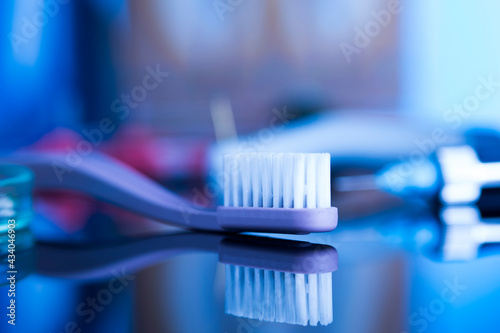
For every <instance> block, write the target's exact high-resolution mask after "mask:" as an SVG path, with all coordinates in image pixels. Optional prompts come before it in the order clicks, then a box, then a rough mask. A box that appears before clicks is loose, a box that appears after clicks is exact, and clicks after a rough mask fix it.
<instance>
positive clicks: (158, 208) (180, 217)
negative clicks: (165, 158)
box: [8, 153, 222, 231]
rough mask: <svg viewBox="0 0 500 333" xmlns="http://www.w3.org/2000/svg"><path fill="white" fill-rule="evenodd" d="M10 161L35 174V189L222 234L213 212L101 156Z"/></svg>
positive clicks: (33, 155) (23, 157)
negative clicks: (77, 194)
mask: <svg viewBox="0 0 500 333" xmlns="http://www.w3.org/2000/svg"><path fill="white" fill-rule="evenodd" d="M8 160H9V161H12V162H15V163H19V164H23V165H26V166H27V167H29V168H30V169H32V170H33V172H34V173H35V187H37V188H42V189H56V188H58V189H68V190H75V191H79V192H83V193H86V194H89V195H91V196H94V197H96V198H99V199H102V200H104V201H107V202H109V203H112V204H115V205H117V206H120V207H123V208H125V209H127V210H130V211H133V212H136V213H139V214H141V215H144V216H148V217H150V218H153V219H155V220H158V221H164V222H166V223H168V224H172V225H177V226H180V227H183V228H192V229H203V230H212V231H222V228H221V227H219V225H218V223H217V215H216V212H215V211H213V210H207V209H198V208H196V207H194V206H193V204H192V203H190V202H189V201H187V200H184V199H182V198H180V197H179V196H177V195H175V194H174V193H172V192H170V191H169V190H167V189H165V188H163V187H161V186H160V185H158V184H156V183H155V182H154V181H152V180H150V179H149V178H147V177H146V176H144V175H142V174H140V173H138V172H137V171H135V170H133V169H132V168H130V167H129V166H127V165H125V164H123V163H121V162H119V161H117V160H115V159H113V158H111V157H107V156H104V155H102V154H99V153H92V155H91V156H87V157H84V158H82V159H81V161H80V163H78V164H74V165H69V164H68V163H67V161H66V155H64V154H48V153H28V154H19V155H15V156H13V157H11V158H8Z"/></svg>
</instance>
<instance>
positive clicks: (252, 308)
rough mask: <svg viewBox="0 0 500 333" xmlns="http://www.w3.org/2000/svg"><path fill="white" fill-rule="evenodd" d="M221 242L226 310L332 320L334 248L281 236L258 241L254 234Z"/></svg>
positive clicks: (270, 318)
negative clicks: (266, 240) (281, 237)
mask: <svg viewBox="0 0 500 333" xmlns="http://www.w3.org/2000/svg"><path fill="white" fill-rule="evenodd" d="M222 248H223V249H224V251H222V252H221V255H220V261H221V262H223V263H225V264H226V267H225V269H226V293H225V295H226V297H225V301H226V303H225V309H226V313H227V314H231V315H234V316H237V317H243V318H248V319H256V320H261V321H267V322H278V323H287V324H297V325H303V326H306V325H307V324H308V323H309V325H311V326H316V325H318V323H320V324H321V325H328V324H330V323H331V322H332V321H333V299H332V272H333V271H335V270H337V268H338V256H337V251H336V250H335V248H333V247H331V246H327V245H319V244H310V243H304V242H295V241H285V240H275V241H273V242H271V243H266V244H263V243H262V242H261V241H260V240H256V239H252V240H250V241H248V240H244V241H241V240H238V239H227V240H224V241H223V242H222Z"/></svg>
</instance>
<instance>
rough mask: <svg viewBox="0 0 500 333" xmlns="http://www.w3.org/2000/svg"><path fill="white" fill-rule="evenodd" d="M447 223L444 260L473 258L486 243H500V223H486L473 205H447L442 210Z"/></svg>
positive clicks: (444, 220)
mask: <svg viewBox="0 0 500 333" xmlns="http://www.w3.org/2000/svg"><path fill="white" fill-rule="evenodd" d="M441 220H442V221H443V223H444V224H445V226H446V227H445V231H444V240H443V248H442V251H443V259H444V260H450V261H453V260H471V259H475V258H477V257H478V253H479V248H480V247H481V246H482V245H483V244H485V243H500V224H498V223H495V224H494V223H486V222H484V221H483V220H482V219H481V215H480V213H479V210H478V209H477V208H476V207H473V206H460V207H447V208H445V209H443V211H442V212H441Z"/></svg>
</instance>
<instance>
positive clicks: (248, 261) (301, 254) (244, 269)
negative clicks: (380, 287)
mask: <svg viewBox="0 0 500 333" xmlns="http://www.w3.org/2000/svg"><path fill="white" fill-rule="evenodd" d="M192 251H195V252H199V251H202V252H214V253H218V254H219V261H220V262H221V263H223V264H225V269H226V288H225V300H226V307H225V309H226V313H227V314H231V315H234V316H238V317H245V318H249V319H258V320H263V321H272V322H279V323H289V324H299V325H307V324H308V323H309V325H313V326H316V325H317V324H318V323H320V324H322V325H327V324H330V323H331V322H332V321H333V300H332V272H333V271H335V270H337V268H338V254H337V251H336V250H335V248H333V247H331V246H328V245H321V244H311V243H308V242H299V241H292V240H282V239H273V238H267V237H257V236H246V235H223V234H204V233H183V234H174V235H164V236H155V237H150V238H147V239H139V240H129V241H125V242H122V243H120V244H114V245H111V246H110V245H107V246H104V247H97V248H96V247H92V248H89V247H81V246H74V245H58V244H49V243H41V244H39V246H38V248H37V272H38V273H39V274H41V275H45V276H51V277H58V278H66V279H77V280H88V279H105V278H108V277H111V276H112V272H116V271H118V270H119V271H121V270H123V269H124V267H125V270H126V271H127V272H130V273H133V272H135V271H139V270H142V269H144V268H146V267H148V266H152V265H154V264H156V263H161V262H163V261H165V260H167V259H169V258H172V257H174V256H177V255H179V254H184V253H188V252H192ZM61 262H64V263H65V264H64V265H61V264H60V263H61Z"/></svg>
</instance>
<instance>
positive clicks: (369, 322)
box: [0, 207, 500, 333]
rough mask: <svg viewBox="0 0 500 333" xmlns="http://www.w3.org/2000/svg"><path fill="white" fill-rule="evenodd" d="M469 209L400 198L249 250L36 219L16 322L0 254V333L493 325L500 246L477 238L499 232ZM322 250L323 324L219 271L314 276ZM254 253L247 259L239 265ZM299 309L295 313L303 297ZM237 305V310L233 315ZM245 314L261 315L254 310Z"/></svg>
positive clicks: (23, 235) (26, 239)
mask: <svg viewBox="0 0 500 333" xmlns="http://www.w3.org/2000/svg"><path fill="white" fill-rule="evenodd" d="M471 212H472V215H471ZM473 212H474V210H467V209H465V210H462V211H452V212H451V213H450V212H447V213H446V212H445V213H444V214H445V215H446V214H447V215H446V216H447V217H448V218H451V219H452V221H451V222H450V221H445V222H443V220H442V217H443V213H442V212H441V213H435V214H432V213H430V212H429V211H427V210H426V209H425V208H422V207H418V208H417V207H402V208H399V209H396V210H391V211H388V212H385V213H378V214H375V215H370V216H366V217H363V218H358V219H351V220H347V221H345V220H344V221H343V220H342V219H341V220H340V222H339V227H338V228H337V229H336V230H334V231H333V232H330V233H326V234H315V235H305V236H298V235H293V236H290V235H274V237H278V238H287V239H291V240H297V241H301V242H309V243H310V244H306V243H293V242H285V245H286V246H281V245H279V244H280V243H279V242H276V241H273V240H269V239H266V238H264V239H261V238H258V239H257V241H256V242H255V240H256V239H255V238H251V241H250V243H251V244H250V247H248V248H247V247H243V248H241V247H240V245H241V244H243V243H245V242H246V241H242V240H241V238H238V237H236V238H234V237H232V236H228V235H217V234H197V233H186V232H184V231H179V230H175V229H165V230H163V229H162V230H161V231H154V232H149V231H148V232H147V233H143V234H142V235H141V236H140V237H138V236H135V237H131V236H130V233H123V230H126V229H127V228H129V227H130V223H129V224H128V225H126V226H122V227H120V228H118V227H116V225H115V224H114V223H112V222H110V221H109V220H108V219H107V217H106V215H105V214H103V215H98V216H92V217H89V218H88V219H89V223H87V226H86V227H82V229H81V230H79V231H74V230H73V231H72V232H71V233H68V232H66V233H63V232H57V231H54V230H55V227H51V223H50V221H47V220H45V219H44V218H43V217H41V216H36V217H35V219H34V221H33V223H32V228H31V230H32V232H28V231H23V232H21V231H18V233H17V257H16V264H17V267H18V269H19V272H18V277H17V281H16V295H15V300H16V321H15V322H16V325H15V326H12V325H8V324H7V321H8V317H7V316H6V314H7V309H6V307H7V306H8V300H9V299H10V298H8V297H7V294H8V292H9V286H8V285H7V280H6V278H7V277H6V269H7V267H6V265H7V262H6V259H5V257H3V258H4V259H2V266H1V268H2V272H1V274H2V275H1V276H2V281H1V285H2V287H0V301H1V309H2V310H1V312H2V316H1V317H0V318H1V320H0V321H1V322H0V328H1V330H0V331H1V332H188V333H192V332H273V333H277V332H384V333H386V332H499V331H500V321H499V320H498V313H499V311H500V310H499V309H500V251H498V250H497V249H496V248H495V246H494V245H491V246H490V245H488V246H485V245H484V244H483V243H484V242H488V243H493V244H494V243H495V241H497V242H498V241H500V233H499V232H497V228H496V227H497V225H496V223H495V222H497V221H496V220H495V219H492V220H487V221H472V220H473V219H474V218H475V217H474V215H473ZM467 214H469V215H467ZM440 216H441V218H440ZM454 218H455V219H458V220H460V221H458V222H454V220H453V219H454ZM468 219H469V220H471V221H472V222H471V223H470V224H467V223H468V222H467V221H469V220H468ZM464 221H465V223H464ZM131 224H133V223H131ZM51 228H54V230H52V229H51ZM125 234H127V235H126V236H124V235H125ZM145 234H148V235H145ZM54 235H56V236H54ZM68 235H69V236H68ZM263 236H266V237H273V236H272V235H263ZM32 239H34V240H35V242H34V243H33V245H32V246H31V245H30V244H31V243H30V242H31V240H32ZM228 242H229V243H228ZM221 243H223V246H222V247H221ZM4 244H5V243H2V246H4ZM245 244H246V243H245ZM276 244H278V245H276ZM294 244H296V245H294ZM297 244H298V245H297ZM247 249H248V250H247ZM317 249H321V251H323V250H324V249H327V251H329V252H328V255H327V256H326V257H322V258H327V259H326V261H324V263H325V265H326V266H322V267H323V268H324V269H325V270H333V273H331V281H332V282H331V286H330V287H331V288H329V287H328V286H326V285H325V283H323V284H318V286H317V287H318V288H319V290H318V291H317V292H318V295H320V297H323V299H322V301H320V302H319V306H323V307H327V308H326V310H325V309H323V310H324V311H326V312H325V313H326V314H325V316H326V317H324V318H323V323H324V324H326V325H322V323H321V322H318V321H320V320H319V319H315V320H314V322H313V323H312V324H314V325H316V326H311V322H309V323H308V324H306V325H305V326H304V325H300V324H288V323H277V322H275V321H276V320H278V319H277V318H278V317H279V316H278V314H277V313H275V312H276V311H277V310H276V309H277V307H278V306H282V308H283V309H285V310H283V311H285V312H286V311H289V310H290V309H287V308H286V307H287V306H289V305H290V304H289V303H290V302H292V300H293V301H294V302H297V300H296V299H293V297H296V296H297V295H298V293H299V292H298V291H296V292H297V294H294V295H292V296H291V297H292V298H290V299H288V298H286V297H285V299H284V300H280V302H281V305H277V303H278V302H275V303H273V304H274V305H273V306H274V308H273V306H269V304H268V303H265V302H264V303H263V300H262V299H261V298H258V297H256V296H253V299H248V300H247V299H245V297H249V296H248V295H250V294H251V292H250V293H249V292H248V290H249V289H247V290H245V288H246V287H248V288H256V287H255V285H256V284H258V283H259V282H256V280H254V279H253V278H251V279H248V280H242V281H243V282H241V285H239V286H234V285H233V286H232V287H231V286H229V287H228V285H227V284H228V283H229V281H228V277H227V276H226V274H229V273H226V272H225V271H226V270H227V269H228V267H229V266H231V265H230V264H235V263H236V264H238V263H241V264H242V265H245V264H248V265H250V266H252V265H254V267H263V266H266V265H270V266H269V267H276V265H278V266H279V265H280V263H281V265H282V268H283V267H285V268H286V267H288V268H290V267H291V269H298V270H299V271H300V270H301V269H302V270H303V269H305V273H308V272H309V271H308V270H310V269H312V270H314V269H315V268H317V267H316V266H314V260H311V261H308V260H309V259H308V256H311V257H312V259H314V258H317V257H318V254H317V253H318V250H317ZM334 250H336V252H332V251H334ZM276 251H277V252H276ZM308 251H309V252H308ZM315 251H316V252H315ZM248 253H251V255H250V254H249V255H250V256H251V258H243V259H242V261H240V258H241V257H242V256H243V257H245V256H246V255H247V254H248ZM276 253H277V254H276ZM296 258H298V259H296ZM335 260H338V268H337V266H336V263H335V262H334V261H335ZM289 262H291V264H288V263H289ZM308 263H309V264H310V263H312V264H311V265H312V266H311V265H309V264H308ZM259 265H260V266H259ZM273 265H274V266H273ZM287 265H288V266H287ZM308 265H309V266H308ZM313 266H314V267H313ZM269 267H268V268H269ZM325 267H326V268H325ZM252 269H253V268H250V270H252ZM255 271H256V270H253V271H252V272H253V273H252V274H254V273H255ZM241 272H245V274H247V273H248V270H247V271H245V270H244V269H242V270H241ZM233 273H234V272H233ZM301 273H304V272H303V271H302V272H301ZM301 273H298V274H294V273H293V272H292V273H290V274H291V275H290V276H291V277H292V278H293V279H297V281H299V280H300V279H299V278H297V277H296V276H298V275H300V274H301ZM255 274H257V273H255ZM325 274H328V273H325ZM255 276H256V275H255ZM273 276H274V275H273ZM293 281H295V280H293ZM307 281H308V280H307V278H306V282H307ZM326 281H328V280H326ZM233 283H234V281H233ZM260 283H264V282H262V281H260ZM297 283H298V282H297ZM247 284H253V285H250V286H247ZM262 285H264V284H262ZM231 288H232V289H231ZM235 288H236V289H235ZM238 288H239V290H238ZM295 288H296V290H299V287H297V286H295ZM307 288H308V289H306V291H305V293H304V295H306V296H304V297H306V298H307V300H306V301H305V302H306V303H304V304H305V306H306V310H305V312H304V313H305V315H306V316H307V315H311V316H314V315H313V314H312V313H311V311H312V310H311V305H310V304H309V303H307V302H311V298H308V297H309V296H310V295H309V293H312V291H311V290H312V289H311V288H312V286H310V285H309V286H308V287H307ZM252 290H253V292H254V293H255V292H256V290H254V289H252ZM228 293H229V294H228ZM235 293H236V294H235ZM231 297H232V298H233V299H232V300H231ZM297 297H298V296H297ZM235 298H239V301H240V302H242V305H240V306H242V307H246V306H249V308H248V309H246V310H245V309H243V308H240V309H239V310H238V309H236V311H235V309H231V307H234V306H235V305H234V304H232V305H231V304H227V303H228V302H234V299H235ZM268 301H269V300H268ZM259 302H260V303H259ZM328 303H330V304H328ZM294 306H296V309H295V308H294V309H295V310H296V311H297V313H298V312H299V310H298V308H299V305H297V304H295V305H294ZM331 309H333V311H332V313H333V317H332V318H331V320H330V319H328V318H327V317H328V311H331ZM295 310H293V311H295ZM238 311H239V313H240V316H237V315H236V316H235V315H232V314H227V313H226V312H233V313H235V312H236V313H238ZM249 311H250V312H252V311H253V312H257V315H256V316H257V317H258V318H260V319H261V320H256V319H250V318H248V314H249ZM266 311H267V313H266ZM269 311H273V313H272V314H269ZM318 311H322V309H319V310H318ZM293 316H294V315H292V317H293ZM297 316H298V315H297ZM263 319H265V320H263ZM281 321H289V322H290V321H298V318H284V317H283V318H281ZM329 321H331V322H329ZM328 322H329V323H328ZM302 324H303V323H302Z"/></svg>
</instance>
